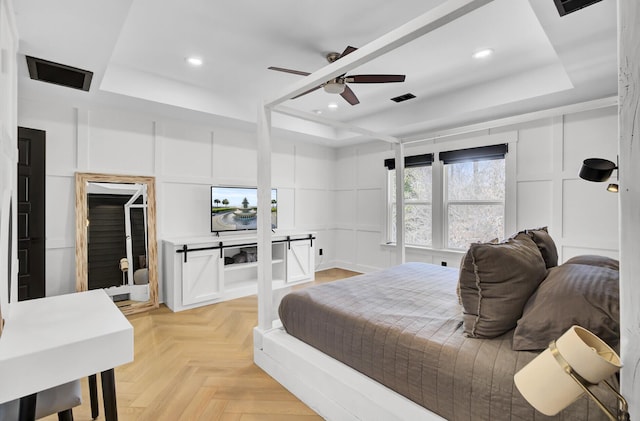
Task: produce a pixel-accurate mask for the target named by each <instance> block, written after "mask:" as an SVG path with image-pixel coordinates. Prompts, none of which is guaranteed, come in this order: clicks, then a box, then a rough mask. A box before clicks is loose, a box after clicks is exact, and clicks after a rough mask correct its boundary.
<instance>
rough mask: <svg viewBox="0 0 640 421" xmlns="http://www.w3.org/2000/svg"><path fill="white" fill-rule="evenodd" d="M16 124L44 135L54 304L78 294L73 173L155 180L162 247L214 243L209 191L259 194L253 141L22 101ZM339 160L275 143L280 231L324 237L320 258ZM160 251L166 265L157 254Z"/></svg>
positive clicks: (322, 242) (136, 115)
mask: <svg viewBox="0 0 640 421" xmlns="http://www.w3.org/2000/svg"><path fill="white" fill-rule="evenodd" d="M18 116H19V119H18V124H19V125H20V126H24V127H30V128H35V129H40V130H45V131H46V150H47V156H46V165H47V168H46V174H47V177H46V192H47V195H46V201H47V202H46V206H47V212H46V276H47V284H46V290H47V295H48V296H50V295H58V294H64V293H69V292H73V291H74V290H75V225H74V224H75V222H74V221H75V210H74V201H75V198H74V195H75V187H74V174H75V172H77V171H80V172H104V173H112V174H130V175H152V176H155V177H156V189H157V206H156V207H157V233H158V239H159V240H160V241H161V240H162V239H163V238H168V237H172V238H175V237H182V236H203V235H204V236H208V235H211V234H210V219H209V218H210V215H209V206H210V193H209V188H210V186H211V185H242V186H255V185H256V184H257V180H256V159H257V157H256V134H255V132H244V131H241V130H230V129H224V128H220V127H209V126H206V125H203V124H201V123H200V124H193V123H190V122H187V121H178V120H171V119H167V118H165V117H159V116H155V115H151V114H143V113H140V112H131V111H125V110H118V109H111V108H101V107H91V108H77V107H73V106H71V105H69V104H65V103H58V102H47V101H40V100H33V99H24V98H23V99H21V100H20V101H19V112H18ZM334 157H335V151H334V150H333V149H331V148H327V147H323V146H317V145H312V144H309V143H302V142H296V143H294V142H292V141H287V140H281V139H274V141H273V174H272V184H273V186H274V187H276V188H278V228H279V229H301V230H313V231H317V236H318V240H317V246H316V249H318V248H324V249H325V250H326V251H330V250H331V249H332V247H331V246H329V245H330V244H333V233H332V232H330V231H328V230H327V227H328V224H329V223H330V222H329V221H330V220H331V218H330V214H331V212H330V207H331V206H332V196H333V195H332V186H333V168H334V164H333V162H334ZM158 251H159V253H160V255H159V258H160V262H162V259H163V256H162V255H161V248H160V247H159V248H158ZM325 254H326V253H325ZM331 260H332V258H329V256H325V257H324V260H323V262H320V263H324V266H323V267H327V266H326V265H327V264H328V263H329V262H330V261H331ZM159 269H160V270H161V269H162V264H160V267H159ZM161 278H162V274H161ZM162 297H163V286H162V281H161V282H160V298H161V299H162Z"/></svg>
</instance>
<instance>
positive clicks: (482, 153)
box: [440, 145, 507, 249]
mask: <svg viewBox="0 0 640 421" xmlns="http://www.w3.org/2000/svg"><path fill="white" fill-rule="evenodd" d="M506 152H507V145H495V146H488V147H482V148H472V149H464V150H459V151H451V152H443V153H440V159H441V160H442V161H443V163H444V215H443V216H444V219H445V223H444V228H445V245H444V246H445V247H446V248H451V249H466V248H468V247H469V244H470V243H472V242H477V241H488V240H491V239H493V238H502V237H503V236H504V213H505V159H504V155H505V153H506Z"/></svg>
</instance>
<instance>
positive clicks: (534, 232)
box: [518, 227, 558, 269]
mask: <svg viewBox="0 0 640 421" xmlns="http://www.w3.org/2000/svg"><path fill="white" fill-rule="evenodd" d="M518 234H527V235H528V236H529V237H531V239H532V240H533V242H534V243H536V246H538V250H540V254H542V258H543V259H544V264H545V266H546V267H547V269H550V268H553V267H556V266H558V248H557V247H556V243H555V242H554V241H553V238H551V236H550V235H549V231H548V229H547V227H542V228H534V229H527V230H524V231H520V232H519V233H518Z"/></svg>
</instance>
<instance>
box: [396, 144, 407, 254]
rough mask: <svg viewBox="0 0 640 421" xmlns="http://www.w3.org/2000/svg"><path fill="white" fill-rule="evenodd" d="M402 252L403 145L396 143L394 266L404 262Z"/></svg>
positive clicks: (403, 252)
mask: <svg viewBox="0 0 640 421" xmlns="http://www.w3.org/2000/svg"><path fill="white" fill-rule="evenodd" d="M405 257H406V256H405V251H404V145H403V144H402V142H399V143H396V264H398V265H401V264H403V263H404V262H405Z"/></svg>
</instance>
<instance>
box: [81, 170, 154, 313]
mask: <svg viewBox="0 0 640 421" xmlns="http://www.w3.org/2000/svg"><path fill="white" fill-rule="evenodd" d="M90 182H96V183H129V184H135V183H138V184H146V185H147V241H148V244H147V247H148V256H147V259H148V262H147V267H148V269H149V301H145V302H133V303H131V304H130V305H127V306H126V307H121V310H122V312H123V313H124V314H125V315H128V314H135V313H140V312H143V311H147V310H150V309H153V308H158V249H157V247H158V243H157V241H156V188H155V177H150V176H149V177H147V176H135V175H115V174H99V173H76V291H87V290H88V289H89V280H88V276H87V275H88V265H87V262H88V260H87V257H88V256H87V255H88V248H87V222H86V221H87V214H88V212H87V183H90Z"/></svg>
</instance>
